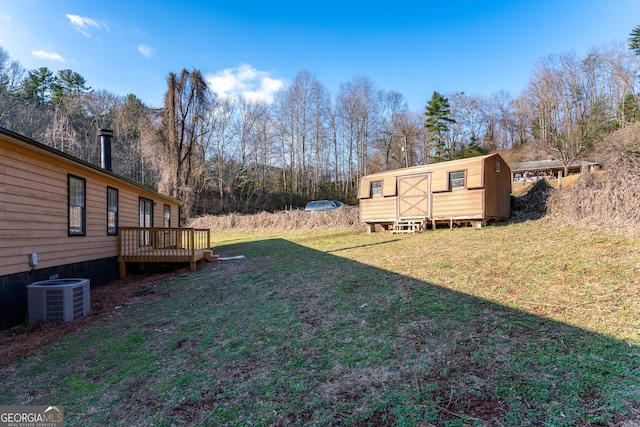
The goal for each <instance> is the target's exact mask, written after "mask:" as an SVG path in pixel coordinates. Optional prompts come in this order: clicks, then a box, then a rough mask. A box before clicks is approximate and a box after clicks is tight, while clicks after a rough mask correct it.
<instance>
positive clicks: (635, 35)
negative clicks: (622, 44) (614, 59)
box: [629, 25, 640, 55]
mask: <svg viewBox="0 0 640 427" xmlns="http://www.w3.org/2000/svg"><path fill="white" fill-rule="evenodd" d="M630 36H631V37H629V49H631V50H632V51H634V52H635V53H636V55H640V25H638V26H637V27H635V28H634V29H633V31H631V34H630Z"/></svg>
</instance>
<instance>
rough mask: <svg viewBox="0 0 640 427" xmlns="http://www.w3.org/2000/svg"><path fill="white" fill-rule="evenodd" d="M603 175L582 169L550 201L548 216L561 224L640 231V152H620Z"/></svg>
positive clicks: (631, 231) (630, 231)
mask: <svg viewBox="0 0 640 427" xmlns="http://www.w3.org/2000/svg"><path fill="white" fill-rule="evenodd" d="M607 163H608V165H609V167H608V168H607V169H606V170H604V171H602V172H601V173H600V174H592V173H589V172H586V171H585V172H583V173H582V174H580V178H579V179H578V180H577V181H576V182H575V183H574V184H573V185H571V186H570V187H569V188H567V189H565V190H563V191H558V192H554V193H553V194H552V195H551V196H550V197H549V200H548V203H547V209H548V215H549V217H550V218H551V219H552V220H553V221H554V222H555V223H557V224H560V225H581V226H587V227H590V228H593V227H595V228H604V229H610V230H617V231H622V232H628V233H633V234H636V233H638V232H640V226H639V223H640V180H639V179H638V177H640V153H637V152H623V153H618V154H617V155H616V156H615V157H614V158H612V159H610V161H608V162H607Z"/></svg>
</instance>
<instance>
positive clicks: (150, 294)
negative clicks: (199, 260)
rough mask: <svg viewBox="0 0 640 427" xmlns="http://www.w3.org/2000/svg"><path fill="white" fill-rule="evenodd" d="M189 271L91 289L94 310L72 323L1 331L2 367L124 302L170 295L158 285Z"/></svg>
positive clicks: (150, 276) (20, 326)
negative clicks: (159, 289) (158, 287)
mask: <svg viewBox="0 0 640 427" xmlns="http://www.w3.org/2000/svg"><path fill="white" fill-rule="evenodd" d="M204 268H206V267H204ZM185 272H186V269H180V270H176V271H172V272H169V273H161V274H153V275H149V276H137V277H136V276H131V277H128V278H126V279H121V280H117V281H114V282H111V283H109V284H108V285H106V286H103V287H100V288H96V289H91V312H90V313H89V315H88V316H86V317H81V318H78V319H75V320H73V321H72V322H41V323H37V324H26V323H25V324H22V325H18V326H15V327H13V328H10V329H7V330H5V331H0V367H2V366H6V365H8V364H9V363H11V362H13V361H15V360H18V359H21V358H23V357H26V356H29V355H31V354H34V353H35V352H36V351H37V350H38V349H40V348H42V347H44V346H46V345H47V344H48V343H50V342H52V341H54V340H56V339H58V338H59V337H62V336H64V335H66V334H69V333H72V332H74V331H77V330H81V329H84V328H86V327H87V326H89V325H91V324H92V323H94V322H95V321H96V320H98V319H100V318H102V317H104V316H106V315H109V314H110V313H113V312H114V311H115V310H118V309H119V308H120V307H122V306H124V305H133V304H144V303H147V302H151V301H156V300H158V299H161V298H164V297H166V296H167V295H168V294H167V292H166V291H158V290H157V289H155V287H156V285H157V284H158V283H160V282H163V281H165V280H167V279H169V278H171V277H174V276H178V275H180V274H184V273H185Z"/></svg>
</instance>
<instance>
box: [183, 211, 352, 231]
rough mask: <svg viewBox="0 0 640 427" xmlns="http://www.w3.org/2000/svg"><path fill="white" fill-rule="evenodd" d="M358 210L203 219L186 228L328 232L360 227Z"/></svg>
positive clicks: (266, 213)
mask: <svg viewBox="0 0 640 427" xmlns="http://www.w3.org/2000/svg"><path fill="white" fill-rule="evenodd" d="M359 226H360V218H359V210H358V209H357V208H352V207H343V208H340V209H337V210H334V211H325V212H304V211H301V210H298V211H292V212H288V211H283V212H276V213H269V212H262V213H259V214H255V215H242V214H236V213H234V214H228V215H220V216H204V217H200V218H196V219H193V220H192V221H191V222H190V224H189V227H195V228H209V229H211V230H212V231H214V232H220V231H256V230H264V231H290V230H318V229H321V230H331V229H343V228H351V227H359Z"/></svg>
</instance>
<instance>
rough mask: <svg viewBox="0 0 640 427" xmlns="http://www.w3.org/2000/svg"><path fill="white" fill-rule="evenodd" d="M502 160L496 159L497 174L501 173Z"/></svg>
mask: <svg viewBox="0 0 640 427" xmlns="http://www.w3.org/2000/svg"><path fill="white" fill-rule="evenodd" d="M500 166H501V165H500V159H496V172H498V173H500Z"/></svg>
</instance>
